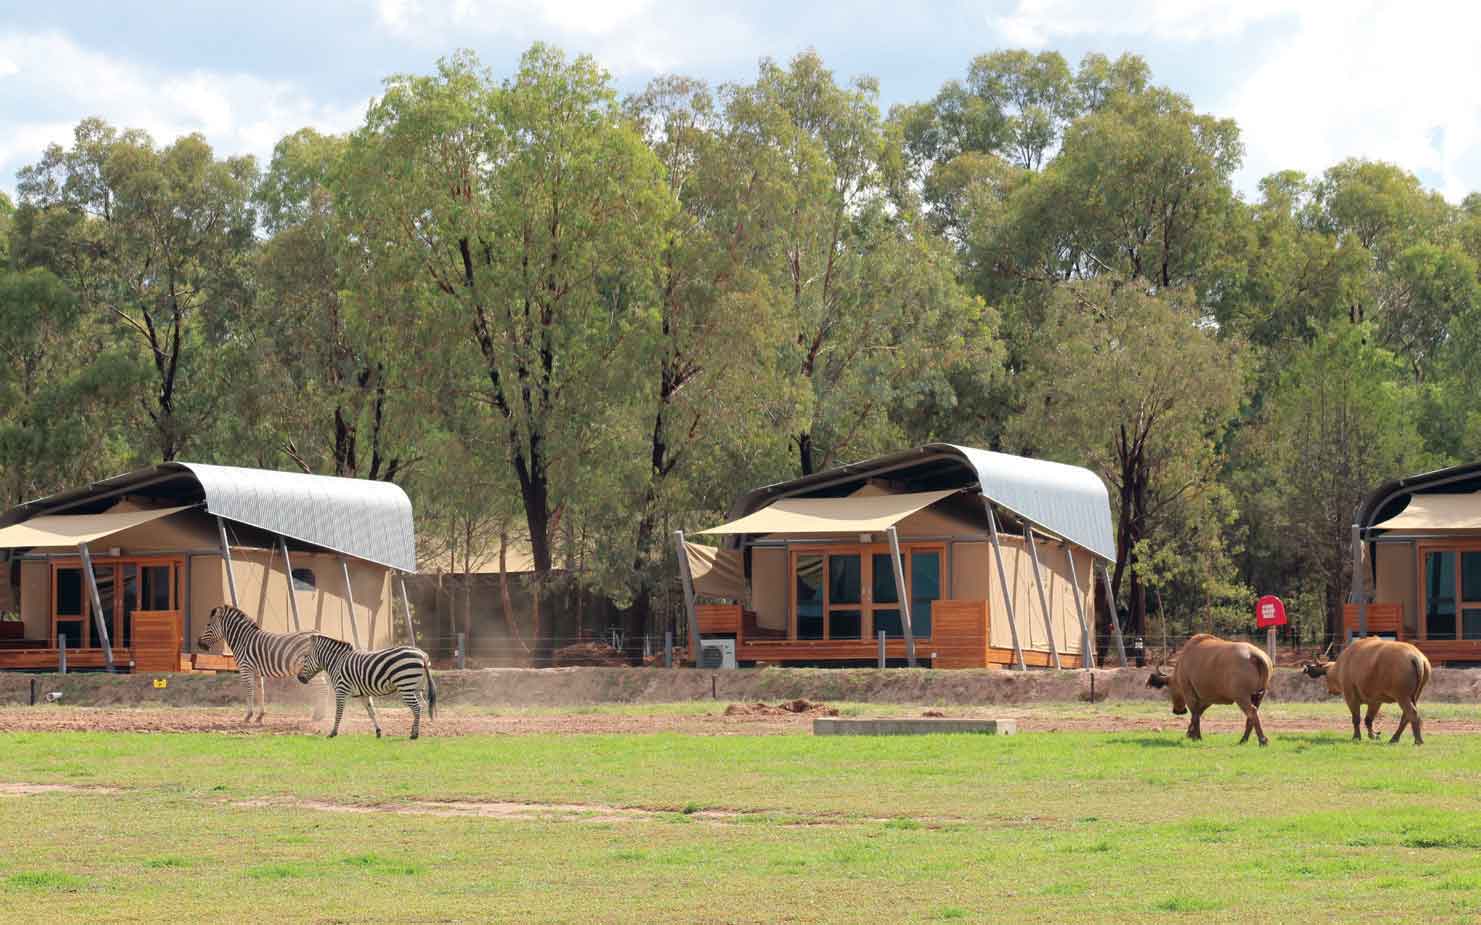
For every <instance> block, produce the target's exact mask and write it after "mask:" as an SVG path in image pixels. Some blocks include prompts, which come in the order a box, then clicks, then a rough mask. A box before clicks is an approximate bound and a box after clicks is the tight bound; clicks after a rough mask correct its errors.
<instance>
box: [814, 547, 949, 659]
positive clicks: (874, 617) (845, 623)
mask: <svg viewBox="0 0 1481 925" xmlns="http://www.w3.org/2000/svg"><path fill="white" fill-rule="evenodd" d="M945 553H946V550H945V548H944V547H943V546H939V545H937V546H929V545H923V546H906V547H905V548H903V549H902V551H901V556H902V560H903V564H904V566H905V582H906V584H907V586H909V588H910V615H911V629H912V630H913V633H914V635H915V636H916V638H919V639H927V638H929V637H930V635H931V608H932V606H933V605H934V603H935V602H936V601H938V600H940V599H941V596H942V589H943V587H944V583H943V578H944V565H943V563H944V561H945ZM792 577H793V583H792V587H793V599H792V603H793V627H794V631H793V636H792V638H794V639H803V640H818V639H827V640H840V641H842V640H865V639H873V638H874V636H875V634H877V633H879V632H881V631H883V632H884V633H885V634H886V635H887V636H888V637H889V638H891V639H899V638H902V637H903V636H904V635H905V631H904V628H903V627H902V626H901V622H900V595H899V591H898V589H897V587H896V585H895V569H894V563H893V557H892V556H891V555H890V552H889V549H888V547H884V546H877V545H870V546H862V545H860V546H837V547H834V546H829V547H826V548H819V549H802V548H799V549H795V550H794V551H793V553H792Z"/></svg>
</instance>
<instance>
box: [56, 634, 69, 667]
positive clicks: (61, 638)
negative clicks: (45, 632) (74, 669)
mask: <svg viewBox="0 0 1481 925" xmlns="http://www.w3.org/2000/svg"><path fill="white" fill-rule="evenodd" d="M66 673H67V634H66V633H59V634H58V635H57V674H66Z"/></svg>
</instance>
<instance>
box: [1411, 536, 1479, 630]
mask: <svg viewBox="0 0 1481 925" xmlns="http://www.w3.org/2000/svg"><path fill="white" fill-rule="evenodd" d="M1418 555H1419V567H1420V571H1419V574H1420V576H1421V579H1420V587H1419V615H1420V620H1419V638H1420V639H1422V640H1436V641H1452V640H1465V641H1476V642H1481V543H1476V542H1475V541H1471V542H1469V543H1464V542H1451V543H1424V544H1421V545H1420V547H1419V553H1418Z"/></svg>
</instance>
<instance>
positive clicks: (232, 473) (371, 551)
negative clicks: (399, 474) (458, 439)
mask: <svg viewBox="0 0 1481 925" xmlns="http://www.w3.org/2000/svg"><path fill="white" fill-rule="evenodd" d="M178 465H180V466H182V467H184V468H185V469H188V470H189V471H190V473H191V474H192V475H194V476H195V477H196V480H197V481H199V482H200V484H201V488H202V489H204V490H205V493H206V510H207V511H208V512H209V513H212V514H216V515H218V516H221V517H225V518H226V519H227V520H233V521H236V522H237V523H243V524H248V525H249V526H253V527H259V528H261V529H263V530H267V531H269V532H272V533H278V534H282V535H283V536H286V537H288V538H289V539H295V540H299V541H300V542H305V543H313V544H314V545H315V546H322V547H324V548H325V549H332V550H334V551H335V552H343V553H346V554H348V555H352V556H355V557H356V558H359V559H366V560H368V561H370V562H375V563H378V564H380V565H387V566H390V567H391V568H395V569H400V570H402V571H405V572H414V571H416V568H417V547H416V531H415V528H414V527H413V525H412V516H411V499H410V498H408V497H407V496H406V492H404V491H402V490H401V487H400V486H398V485H394V484H392V483H390V482H373V481H370V480H369V479H347V478H339V477H337V476H332V475H307V474H305V473H302V472H274V471H272V470H270V469H243V468H238V467H236V466H211V465H205V464H202V463H178Z"/></svg>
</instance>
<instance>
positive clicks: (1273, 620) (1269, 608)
mask: <svg viewBox="0 0 1481 925" xmlns="http://www.w3.org/2000/svg"><path fill="white" fill-rule="evenodd" d="M1255 625H1256V626H1258V627H1259V628H1260V629H1262V630H1263V629H1266V628H1267V627H1271V626H1285V625H1286V605H1285V604H1282V603H1281V602H1280V598H1278V597H1276V596H1275V595H1274V594H1267V595H1265V596H1264V597H1262V598H1260V599H1259V600H1258V601H1256V602H1255Z"/></svg>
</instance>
